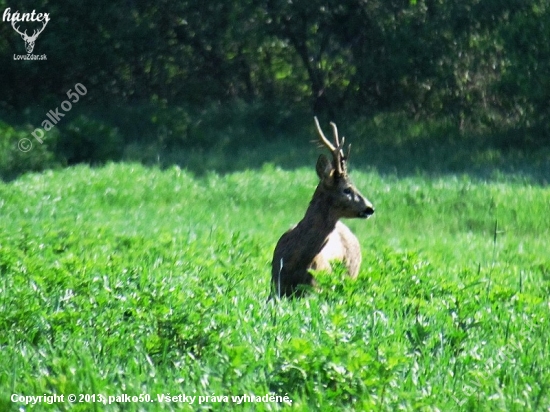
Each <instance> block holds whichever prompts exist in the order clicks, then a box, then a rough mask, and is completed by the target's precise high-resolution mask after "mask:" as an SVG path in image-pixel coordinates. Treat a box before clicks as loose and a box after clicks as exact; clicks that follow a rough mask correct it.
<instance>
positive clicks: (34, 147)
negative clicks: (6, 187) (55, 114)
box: [0, 120, 58, 180]
mask: <svg viewBox="0 0 550 412" xmlns="http://www.w3.org/2000/svg"><path fill="white" fill-rule="evenodd" d="M32 130H33V129H32V128H30V127H28V128H25V129H15V128H14V127H12V126H10V125H9V124H7V123H5V122H3V121H1V120H0V178H2V179H4V180H9V179H13V178H15V177H17V176H18V175H20V174H22V173H25V172H28V171H41V170H44V169H47V168H50V167H53V166H55V165H56V164H57V162H56V158H55V155H54V153H53V151H52V148H54V147H55V144H56V141H57V139H58V132H57V130H56V129H52V130H50V131H49V132H48V134H47V135H46V136H45V137H44V138H43V143H42V144H40V143H39V142H38V141H37V140H35V139H34V137H33V136H32V135H31V132H32Z"/></svg>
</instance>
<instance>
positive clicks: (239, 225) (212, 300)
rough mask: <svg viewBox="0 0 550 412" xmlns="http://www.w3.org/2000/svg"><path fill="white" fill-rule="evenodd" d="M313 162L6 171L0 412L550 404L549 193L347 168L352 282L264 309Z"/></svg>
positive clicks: (332, 277)
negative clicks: (357, 195) (352, 213)
mask: <svg viewBox="0 0 550 412" xmlns="http://www.w3.org/2000/svg"><path fill="white" fill-rule="evenodd" d="M314 160H315V159H313V160H312V166H311V168H298V169H294V170H282V169H280V168H277V167H275V166H269V165H267V166H264V167H262V168H258V169H256V170H250V171H233V172H231V173H227V174H223V175H220V174H216V173H206V174H204V175H200V176H196V175H193V174H192V173H190V172H188V171H185V170H182V169H179V168H177V167H171V168H168V169H165V170H160V169H158V168H155V167H144V166H141V165H137V164H109V165H107V166H104V167H100V168H90V167H85V166H77V167H71V168H68V169H64V170H56V171H47V172H44V173H41V174H26V175H24V176H22V177H20V178H18V179H17V180H14V181H12V182H10V183H0V217H1V222H2V226H1V228H0V410H2V411H31V410H35V411H149V410H155V411H156V410H159V411H173V410H184V411H218V410H224V411H225V410H239V411H240V410H245V411H278V410H296V411H312V410H320V411H518V412H519V411H548V410H550V250H549V249H550V189H549V188H548V186H547V185H543V184H540V185H539V184H536V183H533V182H529V181H523V180H522V179H521V178H514V179H507V178H505V177H501V178H497V179H494V180H481V179H476V178H475V177H473V176H468V175H441V176H440V177H424V176H422V175H414V174H413V175H411V176H409V177H407V176H404V177H397V175H392V174H387V175H385V174H380V173H376V172H373V171H365V170H361V169H355V170H352V171H351V177H352V179H353V181H354V183H355V184H356V186H357V187H358V188H359V190H360V191H361V192H362V193H363V194H364V195H365V196H366V197H367V198H368V199H369V200H370V201H371V202H372V203H373V204H374V205H375V208H376V213H375V215H374V216H373V217H372V218H371V219H368V220H348V221H346V223H347V224H348V225H349V226H350V228H351V229H352V230H353V231H354V233H355V234H356V235H357V237H358V239H359V240H360V242H361V247H362V253H363V263H362V267H361V270H360V273H359V276H358V279H357V280H355V281H352V280H349V279H348V278H346V275H345V273H344V271H343V270H342V268H341V267H340V266H338V265H336V266H335V268H334V271H333V273H332V274H328V273H318V274H316V276H317V278H318V280H319V283H320V290H319V291H316V292H312V293H309V294H308V295H307V297H305V298H303V299H295V300H281V301H279V302H277V301H269V302H266V300H267V297H268V294H269V288H270V266H271V258H272V253H273V248H274V247H275V244H276V242H277V240H278V239H279V237H280V236H281V235H282V233H284V231H286V230H287V229H288V228H289V227H290V226H291V225H292V224H294V223H296V222H298V221H299V220H300V219H301V218H302V216H303V214H304V212H305V210H306V208H307V205H308V202H309V200H310V198H311V196H312V193H313V191H314V188H315V186H316V184H317V178H316V175H315V171H314V168H313V165H314ZM53 395H58V397H57V398H56V399H54V398H52V396H53ZM61 395H62V396H63V400H62V401H61V400H60V398H59V397H60V396H61ZM69 395H74V396H75V397H74V398H73V400H74V401H70V400H69V399H68V397H69ZM245 395H246V396H245ZM38 396H42V398H41V400H39V401H38V400H37V399H38V398H37V397H38ZM32 397H34V398H32ZM53 400H56V401H55V402H54V401H53ZM191 401H192V402H191Z"/></svg>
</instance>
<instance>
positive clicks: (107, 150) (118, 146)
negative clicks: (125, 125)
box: [59, 115, 124, 164]
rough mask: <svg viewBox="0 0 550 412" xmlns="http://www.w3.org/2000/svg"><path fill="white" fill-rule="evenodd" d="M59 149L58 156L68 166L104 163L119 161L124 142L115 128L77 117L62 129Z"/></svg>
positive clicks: (84, 117)
mask: <svg viewBox="0 0 550 412" xmlns="http://www.w3.org/2000/svg"><path fill="white" fill-rule="evenodd" d="M59 148H60V150H59V156H61V157H63V158H64V159H66V161H67V163H69V164H73V163H80V162H90V163H105V162H107V161H108V160H118V159H120V157H121V156H122V152H123V150H124V142H123V139H122V137H121V136H120V134H119V133H118V130H117V129H116V128H114V127H112V126H109V125H107V124H105V123H103V122H100V121H98V120H95V119H90V118H88V117H87V116H84V115H79V116H78V117H76V118H75V119H74V120H72V121H71V122H70V123H69V124H68V125H67V126H65V127H63V129H62V132H61V137H60V139H59Z"/></svg>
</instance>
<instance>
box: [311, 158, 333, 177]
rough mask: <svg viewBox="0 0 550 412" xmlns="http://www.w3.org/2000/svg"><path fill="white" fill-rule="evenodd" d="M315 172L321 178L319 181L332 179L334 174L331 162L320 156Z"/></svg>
mask: <svg viewBox="0 0 550 412" xmlns="http://www.w3.org/2000/svg"><path fill="white" fill-rule="evenodd" d="M315 170H316V171H317V176H319V179H321V180H325V179H326V178H329V177H331V176H332V174H333V172H334V168H333V167H332V163H330V160H328V159H327V157H326V156H325V155H319V159H317V166H315Z"/></svg>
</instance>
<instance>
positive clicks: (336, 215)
mask: <svg viewBox="0 0 550 412" xmlns="http://www.w3.org/2000/svg"><path fill="white" fill-rule="evenodd" d="M314 119H315V125H316V127H317V132H318V134H319V138H320V139H321V142H322V144H323V145H324V146H326V147H327V148H328V149H329V150H330V152H331V154H332V162H331V161H330V160H328V158H327V157H326V156H324V155H320V156H319V159H318V160H317V166H316V170H317V175H318V176H319V179H320V182H319V184H318V185H317V189H316V190H315V193H314V194H313V198H312V199H311V202H310V203H309V207H308V209H307V211H306V214H305V216H304V218H303V219H302V220H301V221H300V222H299V223H298V224H297V225H296V226H294V227H293V228H292V229H290V230H289V231H287V232H286V233H285V234H284V235H283V236H282V237H281V238H280V239H279V242H278V243H277V246H276V247H275V251H274V253H273V261H272V263H271V282H272V288H273V291H274V293H275V294H276V295H277V296H279V297H281V296H286V297H290V296H294V295H301V294H302V292H303V291H302V290H300V286H303V285H310V286H315V279H314V277H313V275H312V274H311V273H310V272H309V269H313V270H327V271H330V270H331V266H330V261H331V260H341V261H343V263H344V264H345V266H346V268H347V270H348V273H349V275H350V276H351V277H352V278H356V277H357V274H358V273H359V266H360V265H361V248H360V246H359V241H358V240H357V238H356V237H355V235H354V234H353V233H352V232H351V230H350V229H349V228H348V227H347V226H346V225H344V224H343V223H342V222H340V221H339V219H340V218H368V217H369V216H371V215H372V214H373V213H374V207H373V206H372V204H371V203H370V202H369V201H368V200H367V199H366V198H365V197H364V196H363V195H361V193H359V191H358V190H357V189H356V188H355V186H353V184H352V183H351V181H350V179H349V177H348V173H347V167H346V166H347V165H346V161H347V159H348V157H349V146H348V151H347V154H346V155H344V152H343V150H342V149H343V147H344V137H342V141H341V142H340V140H339V138H338V129H337V128H336V125H335V124H334V123H331V124H330V125H331V127H332V131H333V134H334V143H335V145H333V144H332V143H331V142H330V141H329V140H328V139H327V138H326V137H325V135H324V134H323V131H322V130H321V127H320V126H319V121H318V120H317V117H315V118H314ZM272 294H273V292H272Z"/></svg>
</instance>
